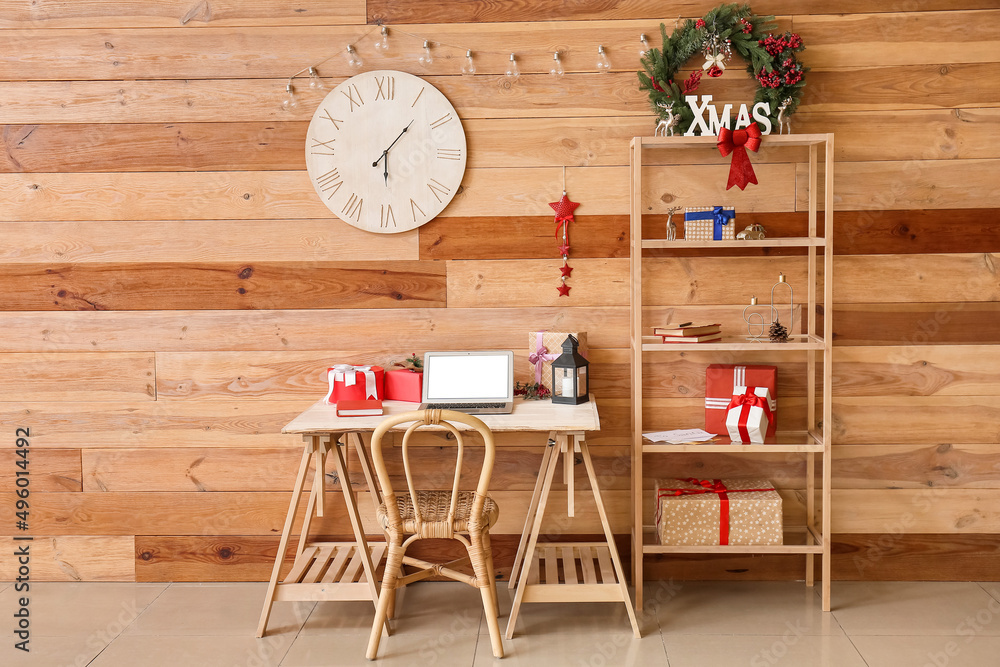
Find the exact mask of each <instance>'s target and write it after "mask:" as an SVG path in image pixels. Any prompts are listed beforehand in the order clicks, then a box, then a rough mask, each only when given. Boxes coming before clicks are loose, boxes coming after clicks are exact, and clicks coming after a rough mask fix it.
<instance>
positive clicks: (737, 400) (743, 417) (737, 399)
mask: <svg viewBox="0 0 1000 667" xmlns="http://www.w3.org/2000/svg"><path fill="white" fill-rule="evenodd" d="M741 405H742V406H743V408H742V409H741V410H740V421H739V429H740V440H741V442H750V432H749V431H748V430H747V418H748V417H749V416H750V408H752V407H753V406H755V405H757V406H760V408H761V409H762V410H764V416H765V417H766V418H767V423H768V424H770V423H771V422H773V421H774V415H773V414H772V413H771V406H770V405H769V404H768V402H767V399H766V398H764V397H763V396H758V395H757V394H755V393H753V389H752V388H749V387H748V388H747V391H746V393H745V394H737V395H735V396H733V399H732V400H731V401H729V407H728V408H726V412H727V413H728V412H729V410H730V409H732V408H735V407H738V406H741ZM765 430H767V429H765Z"/></svg>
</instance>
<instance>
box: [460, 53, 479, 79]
mask: <svg viewBox="0 0 1000 667" xmlns="http://www.w3.org/2000/svg"><path fill="white" fill-rule="evenodd" d="M475 73H476V63H475V61H473V60H472V51H466V52H465V62H464V63H462V74H468V75H469V76H472V75H473V74H475Z"/></svg>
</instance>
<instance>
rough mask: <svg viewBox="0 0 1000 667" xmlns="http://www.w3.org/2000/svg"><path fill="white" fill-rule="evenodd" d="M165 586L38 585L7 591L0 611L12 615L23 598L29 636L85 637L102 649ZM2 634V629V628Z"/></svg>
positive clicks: (129, 584) (87, 643) (4, 592)
mask: <svg viewBox="0 0 1000 667" xmlns="http://www.w3.org/2000/svg"><path fill="white" fill-rule="evenodd" d="M166 588H167V584H134V583H98V582H80V583H77V582H39V583H32V584H31V588H30V590H29V591H28V592H27V593H24V592H17V591H15V589H14V588H8V589H7V590H5V591H3V592H2V593H0V609H2V610H4V611H5V613H4V617H7V613H6V610H11V611H10V613H11V614H13V613H14V612H13V610H14V605H15V603H16V601H17V599H18V598H19V597H21V596H24V595H27V596H28V599H29V601H30V602H29V609H30V613H31V615H32V618H31V628H30V631H31V635H32V637H69V636H80V635H86V636H88V637H92V638H93V641H91V642H88V641H84V643H83V644H84V645H90V644H97V643H101V645H102V646H103V645H104V644H106V643H107V642H109V641H110V640H111V639H113V638H114V637H116V636H117V635H118V634H120V633H121V632H122V631H123V630H125V628H127V627H128V626H129V625H131V624H132V623H134V622H135V620H136V618H137V617H138V616H139V615H141V614H142V612H143V611H144V610H145V609H146V607H147V606H148V605H149V604H150V603H152V602H153V601H154V600H155V599H156V598H157V596H159V595H160V594H161V593H162V592H163V591H164V590H165V589H166ZM4 631H6V628H5V629H4Z"/></svg>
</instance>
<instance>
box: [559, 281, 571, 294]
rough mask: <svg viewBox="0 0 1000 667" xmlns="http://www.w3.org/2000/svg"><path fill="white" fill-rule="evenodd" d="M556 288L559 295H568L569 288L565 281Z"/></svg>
mask: <svg viewBox="0 0 1000 667" xmlns="http://www.w3.org/2000/svg"><path fill="white" fill-rule="evenodd" d="M557 289H558V290H559V296H569V291H570V289H571V288H570V286H569V285H567V284H566V283H563V284H562V285H560V286H559V287H558V288H557Z"/></svg>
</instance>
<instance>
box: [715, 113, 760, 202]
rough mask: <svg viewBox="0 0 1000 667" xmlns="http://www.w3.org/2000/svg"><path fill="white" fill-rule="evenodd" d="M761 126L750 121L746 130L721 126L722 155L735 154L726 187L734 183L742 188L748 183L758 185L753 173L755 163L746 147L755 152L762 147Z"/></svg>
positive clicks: (719, 142) (720, 148) (719, 144)
mask: <svg viewBox="0 0 1000 667" xmlns="http://www.w3.org/2000/svg"><path fill="white" fill-rule="evenodd" d="M760 136H761V134H760V128H759V127H757V123H750V125H749V126H748V127H747V128H746V129H745V130H735V131H734V130H730V129H729V128H728V127H723V128H719V140H718V144H717V145H718V146H719V152H720V153H722V157H725V156H727V155H729V154H730V153H732V154H733V160H732V162H731V163H730V166H729V184H728V185H726V189H727V190H728V189H729V188H731V187H733V186H734V185H735V186H737V187H739V189H740V190H742V189H744V188H745V187H746V186H747V184H748V183H753V184H754V185H757V175H756V174H755V173H753V165H752V164H750V156H749V155H747V151H746V149H747V148H749V149H750V150H752V151H753V152H754V153H756V152H757V149H758V148H760Z"/></svg>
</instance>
